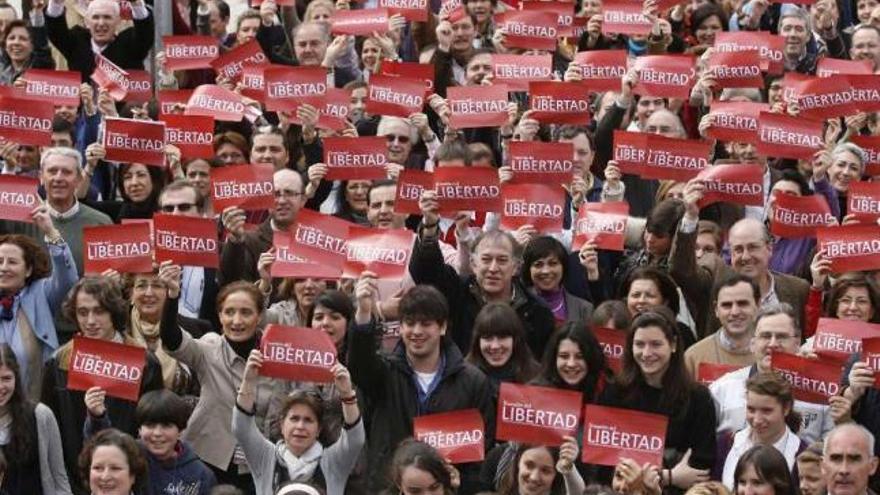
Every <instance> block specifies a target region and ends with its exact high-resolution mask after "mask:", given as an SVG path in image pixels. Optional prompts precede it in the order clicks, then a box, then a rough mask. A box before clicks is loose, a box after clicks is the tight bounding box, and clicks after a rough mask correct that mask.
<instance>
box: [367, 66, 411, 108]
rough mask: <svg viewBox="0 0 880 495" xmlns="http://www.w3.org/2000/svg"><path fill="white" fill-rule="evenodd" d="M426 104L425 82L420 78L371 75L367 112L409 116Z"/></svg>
mask: <svg viewBox="0 0 880 495" xmlns="http://www.w3.org/2000/svg"><path fill="white" fill-rule="evenodd" d="M424 105H425V83H424V82H423V81H420V80H418V79H409V78H404V77H394V76H383V75H379V74H374V75H373V76H372V77H370V87H369V91H368V93H367V113H369V114H371V115H391V116H396V117H403V118H408V117H409V116H410V115H412V114H414V113H418V112H421V111H422V107H423V106H424Z"/></svg>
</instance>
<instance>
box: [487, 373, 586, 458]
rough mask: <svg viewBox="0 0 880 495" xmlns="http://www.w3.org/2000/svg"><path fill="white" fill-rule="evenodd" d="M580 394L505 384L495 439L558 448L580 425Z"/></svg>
mask: <svg viewBox="0 0 880 495" xmlns="http://www.w3.org/2000/svg"><path fill="white" fill-rule="evenodd" d="M581 396H582V394H581V393H580V392H572V391H569V390H560V389H556V388H548V387H535V386H531V385H519V384H515V383H509V382H502V383H501V390H500V391H499V394H498V417H497V418H496V421H497V424H496V429H495V438H497V439H498V440H508V441H511V442H523V443H529V444H538V445H547V446H558V445H561V444H562V437H563V436H574V435H575V433H576V432H577V429H578V424H579V423H580V412H581Z"/></svg>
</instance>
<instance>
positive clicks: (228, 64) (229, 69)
mask: <svg viewBox="0 0 880 495" xmlns="http://www.w3.org/2000/svg"><path fill="white" fill-rule="evenodd" d="M268 64H269V59H268V58H267V57H266V54H265V53H263V49H262V48H260V43H259V42H258V41H257V40H256V39H252V40H250V41H248V42H247V43H245V44H243V45H238V46H237V47H235V48H233V49H231V50H229V51H228V52H226V53H224V54H223V55H220V56H219V57H217V58H215V59H214V60H213V61H212V62H211V68H212V69H214V72H216V73H217V75H218V76H219V77H223V78H226V79H229V80H230V81H232V82H238V81H239V80H240V79H241V73H242V70H243V69H244V67H245V66H246V65H268ZM218 120H220V119H218Z"/></svg>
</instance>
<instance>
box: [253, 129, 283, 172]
mask: <svg viewBox="0 0 880 495" xmlns="http://www.w3.org/2000/svg"><path fill="white" fill-rule="evenodd" d="M289 159H290V155H289V154H288V153H287V147H285V146H284V138H283V137H282V136H280V135H278V134H255V135H254V137H253V145H252V146H251V161H252V162H253V163H266V164H271V165H272V166H273V167H275V170H281V169H282V168H286V167H287V161H288V160H289Z"/></svg>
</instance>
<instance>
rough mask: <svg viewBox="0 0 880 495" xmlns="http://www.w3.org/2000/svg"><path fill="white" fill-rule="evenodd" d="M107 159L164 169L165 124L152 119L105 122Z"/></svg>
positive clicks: (105, 120)
mask: <svg viewBox="0 0 880 495" xmlns="http://www.w3.org/2000/svg"><path fill="white" fill-rule="evenodd" d="M103 144H104V148H106V149H107V156H106V158H105V159H106V160H109V161H114V162H124V163H142V164H144V165H153V166H155V167H164V166H165V123H164V122H155V121H151V120H134V119H117V118H113V117H106V118H105V119H104V140H103Z"/></svg>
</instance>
